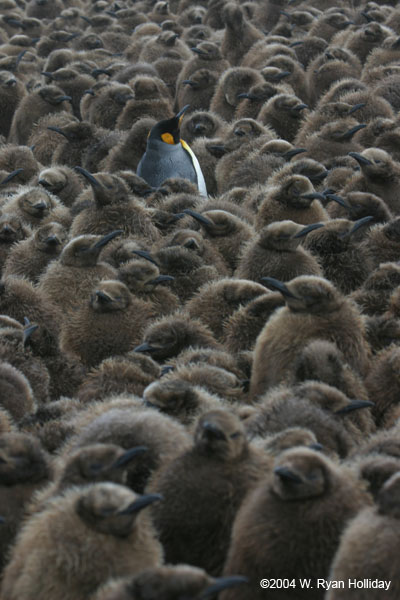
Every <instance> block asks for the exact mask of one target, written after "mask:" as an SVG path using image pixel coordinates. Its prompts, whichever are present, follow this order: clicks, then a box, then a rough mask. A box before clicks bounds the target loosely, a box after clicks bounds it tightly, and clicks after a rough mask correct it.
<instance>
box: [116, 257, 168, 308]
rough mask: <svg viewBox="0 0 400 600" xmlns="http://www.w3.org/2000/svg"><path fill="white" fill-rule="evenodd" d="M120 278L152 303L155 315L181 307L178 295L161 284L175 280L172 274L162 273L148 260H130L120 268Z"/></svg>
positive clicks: (136, 293)
mask: <svg viewBox="0 0 400 600" xmlns="http://www.w3.org/2000/svg"><path fill="white" fill-rule="evenodd" d="M118 278H119V279H120V281H122V283H124V284H125V285H126V286H127V288H128V289H129V291H130V292H131V294H133V295H134V296H136V297H137V298H141V299H142V300H144V301H145V302H149V303H150V304H151V305H152V309H153V313H154V316H156V317H161V316H164V315H168V314H170V313H172V312H174V311H175V310H177V309H178V308H179V301H178V297H177V296H176V295H175V294H174V293H173V292H171V291H170V290H169V289H168V288H167V287H165V286H163V285H160V284H163V283H169V282H170V281H173V277H171V276H170V275H160V271H159V269H158V267H157V265H155V264H154V263H151V262H150V261H148V260H135V259H132V260H129V261H128V262H125V263H124V264H123V265H121V267H120V268H119V269H118Z"/></svg>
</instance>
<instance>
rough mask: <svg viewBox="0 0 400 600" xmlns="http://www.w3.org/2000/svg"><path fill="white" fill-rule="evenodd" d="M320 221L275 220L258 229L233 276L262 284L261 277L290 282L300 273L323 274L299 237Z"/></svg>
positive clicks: (315, 227) (306, 233)
mask: <svg viewBox="0 0 400 600" xmlns="http://www.w3.org/2000/svg"><path fill="white" fill-rule="evenodd" d="M323 226H324V225H323V224H322V223H314V224H312V225H306V226H305V227H304V226H302V225H298V224H297V223H294V222H293V221H278V222H274V223H271V224H270V225H267V226H266V227H264V228H263V229H261V231H260V233H259V235H258V237H257V239H256V241H255V242H249V243H248V244H247V246H246V248H245V249H244V252H242V255H241V257H240V262H239V265H238V267H237V269H236V271H235V277H240V278H242V279H251V280H253V281H259V282H261V283H262V278H263V277H275V278H276V279H279V280H281V281H290V280H291V279H293V278H294V277H297V276H299V275H320V276H322V275H323V271H322V269H321V266H320V265H319V263H318V260H317V259H316V258H314V256H313V255H312V254H311V253H310V252H308V251H307V250H305V249H304V248H303V247H302V246H300V243H301V242H302V238H303V237H304V236H306V235H308V234H309V233H310V232H311V231H313V230H314V229H319V228H321V227H323Z"/></svg>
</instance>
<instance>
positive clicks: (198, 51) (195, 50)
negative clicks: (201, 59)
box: [190, 48, 207, 56]
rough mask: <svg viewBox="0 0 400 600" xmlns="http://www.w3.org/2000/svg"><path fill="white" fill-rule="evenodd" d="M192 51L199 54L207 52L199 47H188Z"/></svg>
mask: <svg viewBox="0 0 400 600" xmlns="http://www.w3.org/2000/svg"><path fill="white" fill-rule="evenodd" d="M190 49H191V51H192V52H195V53H196V54H200V55H201V56H206V55H207V52H204V50H200V48H190Z"/></svg>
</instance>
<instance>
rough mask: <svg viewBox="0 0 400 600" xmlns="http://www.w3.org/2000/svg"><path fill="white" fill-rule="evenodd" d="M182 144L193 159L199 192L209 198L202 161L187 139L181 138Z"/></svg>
mask: <svg viewBox="0 0 400 600" xmlns="http://www.w3.org/2000/svg"><path fill="white" fill-rule="evenodd" d="M181 144H182V147H183V148H184V150H186V152H187V153H188V154H189V156H190V158H191V160H192V164H193V167H194V170H195V171H196V176H197V187H198V188H199V192H200V195H201V196H205V197H206V198H207V196H208V194H207V187H206V182H205V181H204V176H203V173H202V170H201V167H200V163H199V161H198V160H197V157H196V155H195V153H194V152H193V150H192V149H191V147H190V146H189V144H187V143H186V142H185V140H181Z"/></svg>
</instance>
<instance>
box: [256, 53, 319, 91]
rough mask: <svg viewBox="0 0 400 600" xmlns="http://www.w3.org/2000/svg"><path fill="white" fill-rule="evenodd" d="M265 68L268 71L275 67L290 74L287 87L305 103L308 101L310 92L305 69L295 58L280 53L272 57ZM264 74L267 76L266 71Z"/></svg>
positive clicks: (286, 80)
mask: <svg viewBox="0 0 400 600" xmlns="http://www.w3.org/2000/svg"><path fill="white" fill-rule="evenodd" d="M265 67H266V68H267V69H268V68H269V67H275V68H277V69H280V70H281V72H283V73H288V76H287V77H285V85H286V86H290V88H291V90H293V92H294V94H295V95H296V96H297V97H298V98H301V99H302V100H303V101H304V100H307V98H308V90H307V85H306V81H305V73H304V69H303V67H302V65H300V64H299V62H298V60H297V58H296V57H295V56H294V57H293V58H292V57H291V56H287V55H286V54H280V53H278V54H277V55H276V56H272V57H271V58H269V59H268V60H267V61H266V62H265ZM263 74H265V71H264V70H263ZM284 93H285V92H284ZM286 93H287V92H286ZM289 93H290V92H289Z"/></svg>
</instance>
